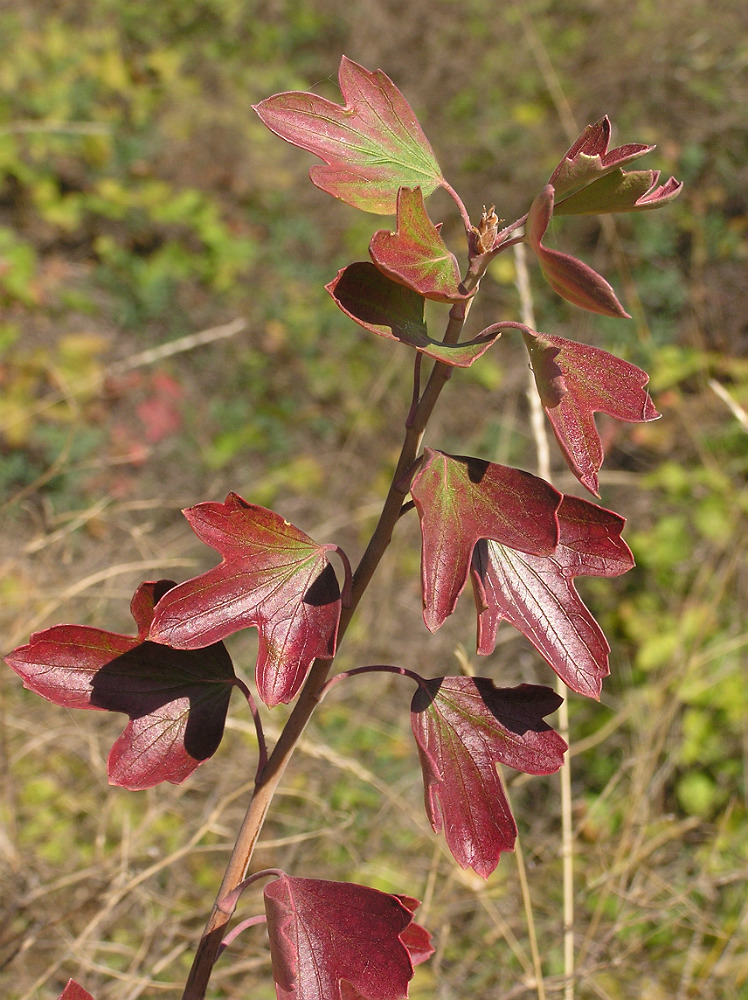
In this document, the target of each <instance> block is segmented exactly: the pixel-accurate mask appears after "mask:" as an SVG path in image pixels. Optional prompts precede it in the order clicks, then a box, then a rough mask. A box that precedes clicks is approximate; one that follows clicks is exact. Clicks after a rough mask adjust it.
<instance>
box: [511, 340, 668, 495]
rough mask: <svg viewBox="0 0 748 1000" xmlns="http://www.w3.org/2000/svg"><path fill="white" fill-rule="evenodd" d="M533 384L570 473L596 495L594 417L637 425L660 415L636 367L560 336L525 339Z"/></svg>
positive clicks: (598, 453) (598, 455)
mask: <svg viewBox="0 0 748 1000" xmlns="http://www.w3.org/2000/svg"><path fill="white" fill-rule="evenodd" d="M525 343H526V345H527V349H528V352H529V354H530V360H531V362H532V370H533V374H534V376H535V383H536V385H537V387H538V392H539V394H540V399H541V402H542V403H543V407H544V409H545V411H546V413H547V414H548V418H549V420H550V422H551V426H552V428H553V432H554V434H555V435H556V438H557V440H558V443H559V445H560V447H561V450H562V452H563V454H564V457H565V458H566V461H567V462H568V463H569V467H570V468H571V470H572V471H573V473H574V475H575V476H576V477H577V479H578V480H579V481H580V483H582V484H583V485H584V486H586V487H587V489H588V490H590V492H591V493H594V494H595V495H596V496H597V495H598V486H599V483H598V475H597V474H598V472H599V471H600V466H601V465H602V463H603V457H604V456H603V447H602V443H601V441H600V435H599V434H598V432H597V428H596V426H595V418H594V416H593V414H594V413H598V412H599V413H607V414H608V415H609V416H611V417H615V418H616V419H617V420H626V421H629V422H632V423H641V422H645V421H649V420H656V419H657V418H658V417H659V413H658V412H657V410H656V409H655V407H654V404H653V403H652V399H651V397H650V395H649V392H648V391H647V390H646V388H645V386H646V385H647V383H648V382H649V376H648V375H647V373H646V372H645V371H642V369H641V368H637V367H636V365H632V364H629V362H627V361H623V360H622V359H621V358H617V357H616V356H615V355H614V354H609V353H608V352H607V351H602V350H600V348H598V347H589V346H588V345H586V344H579V343H577V342H576V341H573V340H565V339H564V338H563V337H553V336H548V335H546V334H538V335H537V336H536V337H529V336H525Z"/></svg>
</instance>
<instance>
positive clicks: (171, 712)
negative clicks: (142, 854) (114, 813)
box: [6, 581, 235, 789]
mask: <svg viewBox="0 0 748 1000" xmlns="http://www.w3.org/2000/svg"><path fill="white" fill-rule="evenodd" d="M173 586H174V585H173V583H172V582H171V581H159V583H157V584H154V583H144V584H142V585H141V586H140V587H139V588H138V590H137V591H136V593H135V596H134V597H133V600H132V604H131V610H132V613H133V617H134V618H135V621H136V623H137V626H138V635H137V636H127V635H120V634H119V633H117V632H106V631H104V630H102V629H97V628H92V627H90V626H87V625H55V626H53V627H52V628H49V629H45V630H44V631H43V632H37V633H35V634H34V635H32V636H31V639H30V641H29V643H28V644H27V645H25V646H20V647H19V648H18V649H16V650H14V651H13V652H12V653H11V654H10V655H9V656H7V657H6V660H7V662H8V664H9V665H10V666H11V667H12V668H13V670H15V671H16V673H17V674H19V675H20V676H21V677H22V678H23V682H24V686H25V687H27V688H28V689H29V690H31V691H35V692H36V693H37V694H40V695H41V696H42V697H43V698H46V699H47V700H48V701H52V702H54V703H55V704H56V705H62V706H64V707H66V708H87V709H97V710H102V711H103V710H108V711H111V712H124V713H125V714H126V715H128V716H129V718H130V721H129V722H128V724H127V727H126V728H125V731H124V732H123V733H122V735H121V736H120V737H119V738H118V739H117V740H116V742H115V743H114V746H113V747H112V749H111V752H110V754H109V759H108V762H107V773H108V775H109V781H110V782H111V784H113V785H121V786H122V787H124V788H129V789H141V788H150V787H151V786H153V785H157V784H160V783H161V782H162V781H171V782H173V783H174V784H179V783H180V782H182V781H184V779H185V778H187V777H188V776H189V775H190V774H192V772H193V771H194V770H195V768H196V767H197V766H198V765H199V764H201V763H202V762H203V761H204V760H207V758H208V757H211V756H212V755H213V754H214V753H215V751H216V749H217V748H218V746H219V744H220V742H221V739H222V737H223V728H224V723H225V719H226V712H227V710H228V704H229V699H230V697H231V689H232V687H233V686H234V683H235V675H234V670H233V667H232V665H231V659H230V658H229V655H228V653H227V652H226V649H225V647H224V646H223V643H215V644H213V645H211V646H208V647H207V648H206V649H200V650H196V651H187V650H180V649H172V648H171V647H169V646H163V645H158V644H156V643H154V642H150V641H147V640H145V641H144V638H143V637H144V635H146V634H147V632H148V628H149V626H150V621H151V617H152V615H153V606H154V602H155V600H156V598H157V597H158V596H159V594H161V593H163V592H164V591H165V590H168V588H169V587H173Z"/></svg>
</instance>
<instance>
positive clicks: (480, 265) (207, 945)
mask: <svg viewBox="0 0 748 1000" xmlns="http://www.w3.org/2000/svg"><path fill="white" fill-rule="evenodd" d="M486 256H487V255H483V258H485V257H486ZM487 263H488V261H487V260H486V259H476V260H474V261H471V265H470V268H469V270H468V273H467V275H466V277H465V280H464V282H463V285H464V287H465V291H467V292H470V291H473V290H474V289H475V288H477V286H478V284H479V283H480V279H481V278H482V277H483V274H484V273H485V269H486V266H487ZM471 301H472V300H471V299H467V300H466V301H461V302H456V303H455V304H454V305H453V306H452V308H451V310H450V313H449V321H448V324H447V329H446V332H445V334H444V343H445V344H455V343H457V341H458V340H459V338H460V334H461V332H462V328H463V326H464V323H465V319H466V317H467V314H468V310H469V308H470V303H471ZM451 374H452V369H451V366H449V365H446V364H443V363H442V362H438V361H437V362H436V363H435V365H434V367H433V368H432V370H431V375H430V377H429V380H428V383H427V385H426V388H425V389H424V391H423V395H422V396H421V398H420V400H418V403H417V404H416V405H415V407H412V408H411V412H410V414H409V425H408V426H407V427H406V430H405V438H404V440H403V445H402V449H401V451H400V458H399V459H398V462H397V466H396V468H395V471H394V473H393V476H392V481H391V484H390V488H389V492H388V493H387V497H386V499H385V501H384V505H383V507H382V512H381V514H380V516H379V521H378V522H377V526H376V528H375V529H374V532H373V534H372V536H371V539H370V540H369V544H368V546H367V547H366V551H365V552H364V554H363V556H362V557H361V561H360V562H359V564H358V567H357V568H356V571H355V573H354V574H353V585H352V588H351V591H352V593H351V602H350V605H349V606H348V607H344V608H343V610H342V612H341V615H340V626H339V629H338V644H340V642H341V641H342V639H343V636H344V635H345V633H346V630H347V628H348V625H349V624H350V621H351V619H352V617H353V615H354V614H355V612H356V608H357V607H358V603H359V601H360V600H361V598H362V596H363V594H364V592H365V590H366V588H367V587H368V585H369V582H370V580H371V578H372V576H373V575H374V571H375V570H376V568H377V566H378V565H379V562H380V560H381V558H382V556H383V555H384V553H385V551H386V549H387V547H388V546H389V544H390V540H391V539H392V533H393V531H394V529H395V525H396V524H397V522H398V519H399V517H400V511H401V509H402V505H403V501H404V500H405V497H406V496H407V494H408V490H409V488H410V475H408V473H409V472H410V474H411V475H412V470H413V469H414V463H415V460H416V458H417V456H418V453H419V451H420V447H421V440H422V438H423V433H424V431H425V429H426V425H427V423H428V421H429V418H430V417H431V414H432V412H433V409H434V406H435V405H436V401H437V400H438V398H439V394H440V393H441V391H442V389H443V388H444V386H445V385H446V383H447V381H448V380H449V378H450V376H451ZM331 667H332V661H331V660H315V662H314V663H313V664H312V667H311V669H310V671H309V675H308V676H307V679H306V681H305V683H304V686H303V687H302V689H301V693H300V694H299V697H298V699H297V701H296V704H295V706H294V708H293V711H292V712H291V715H290V716H289V718H288V722H287V723H286V725H285V726H284V728H283V730H282V732H281V734H280V736H279V738H278V742H277V743H276V745H275V748H274V749H273V752H272V753H271V754H270V757H269V758H268V761H267V764H266V765H265V767H264V768H263V769H262V771H260V772H258V776H257V780H256V782H255V789H254V792H253V794H252V798H251V800H250V802H249V806H248V807H247V812H246V814H245V816H244V820H243V821H242V825H241V828H240V830H239V835H238V837H237V839H236V843H235V845H234V849H233V851H232V852H231V857H230V858H229V862H228V865H227V866H226V871H225V873H224V877H223V881H222V882H221V888H220V889H219V891H218V896H217V897H216V902H215V903H214V905H213V910H212V911H211V914H210V917H209V918H208V922H207V924H206V925H205V930H204V931H203V936H202V937H201V939H200V943H199V944H198V947H197V952H196V953H195V959H194V962H193V964H192V968H191V969H190V974H189V977H188V979H187V984H186V986H185V989H184V992H183V994H182V1000H203V998H204V997H205V992H206V990H207V987H208V981H209V979H210V974H211V970H212V968H213V965H214V963H215V961H216V958H217V957H218V954H219V952H220V948H221V940H222V939H223V937H224V929H225V927H226V924H227V923H228V921H229V919H230V915H229V914H228V913H226V912H224V910H223V909H222V908H221V905H220V904H221V901H222V900H223V899H224V897H225V896H227V895H228V894H229V893H231V892H233V890H235V889H236V887H237V886H238V885H239V884H240V883H241V882H242V881H243V879H244V877H245V875H246V872H247V868H248V866H249V863H250V861H251V859H252V854H253V852H254V848H255V845H256V843H257V838H258V837H259V835H260V831H261V829H262V825H263V823H264V821H265V816H266V815H267V811H268V807H269V805H270V802H271V800H272V798H273V795H274V793H275V790H276V788H277V787H278V783H279V781H280V779H281V777H282V776H283V772H284V771H285V769H286V766H287V764H288V762H289V760H290V759H291V755H292V754H293V751H294V749H295V748H296V745H297V743H298V742H299V739H300V738H301V735H302V733H303V732H304V729H305V727H306V725H307V723H308V721H309V719H310V718H311V715H312V713H313V711H314V709H315V708H316V707H317V704H318V702H319V699H320V696H321V694H322V689H323V687H324V685H325V682H326V680H327V676H328V674H329V672H330V669H331Z"/></svg>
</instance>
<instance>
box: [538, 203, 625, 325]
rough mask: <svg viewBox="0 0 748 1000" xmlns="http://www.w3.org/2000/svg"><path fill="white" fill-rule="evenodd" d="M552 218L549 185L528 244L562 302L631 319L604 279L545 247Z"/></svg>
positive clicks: (586, 267)
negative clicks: (545, 237) (544, 240)
mask: <svg viewBox="0 0 748 1000" xmlns="http://www.w3.org/2000/svg"><path fill="white" fill-rule="evenodd" d="M552 215H553V187H552V186H551V185H550V184H547V185H546V186H545V188H544V189H543V190H542V191H541V192H540V194H538V195H537V197H536V198H535V200H534V201H533V203H532V206H531V208H530V212H529V215H528V217H527V226H526V230H527V242H528V243H529V244H530V246H531V247H532V249H533V251H534V252H535V254H536V255H537V258H538V261H539V263H540V268H541V270H542V272H543V277H544V278H545V280H546V281H547V282H548V284H549V285H550V286H551V288H552V289H553V290H554V292H556V293H557V294H558V295H560V296H561V298H563V299H566V300H567V302H571V303H572V304H573V305H575V306H579V307H580V308H581V309H588V310H589V311H590V312H595V313H600V314H601V315H603V316H621V317H623V318H624V319H630V318H631V317H630V316H629V314H628V313H627V312H626V310H625V309H624V308H623V306H622V305H621V303H620V302H619V301H618V299H617V298H616V294H615V292H614V291H613V289H612V288H611V286H610V285H609V284H608V282H607V281H606V280H605V278H603V277H602V275H600V274H598V273H597V271H594V270H593V269H592V268H591V267H589V266H588V265H587V264H584V263H583V262H582V261H581V260H577V258H576V257H571V256H569V254H565V253H561V252H560V251H558V250H549V249H548V248H547V247H545V246H543V243H542V239H543V236H545V233H546V230H547V229H548V225H549V223H550V221H551V216H552Z"/></svg>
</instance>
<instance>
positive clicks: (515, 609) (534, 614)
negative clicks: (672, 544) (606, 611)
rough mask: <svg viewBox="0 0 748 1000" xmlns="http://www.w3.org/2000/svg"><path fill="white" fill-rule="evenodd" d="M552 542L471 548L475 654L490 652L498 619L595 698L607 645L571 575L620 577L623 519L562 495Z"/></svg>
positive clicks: (626, 562)
mask: <svg viewBox="0 0 748 1000" xmlns="http://www.w3.org/2000/svg"><path fill="white" fill-rule="evenodd" d="M558 524H559V541H558V546H557V547H556V549H555V551H554V552H553V553H552V554H550V555H546V556H537V555H530V554H528V553H526V552H519V551H517V550H516V549H513V548H510V547H509V546H507V545H503V544H500V543H499V542H495V541H481V542H480V543H479V544H478V545H476V547H475V551H474V553H473V564H472V570H471V577H472V581H473V589H474V592H475V603H476V605H477V607H478V652H479V653H482V654H489V653H492V652H493V650H494V649H495V647H496V633H497V628H498V625H499V622H500V621H501V620H502V619H504V620H506V621H508V622H509V623H510V624H512V625H514V627H515V628H517V629H519V631H520V632H522V634H523V635H525V636H526V637H527V638H528V639H529V640H530V642H532V643H533V645H534V646H535V648H536V649H537V650H538V652H539V653H540V654H541V655H542V656H543V657H544V658H545V659H546V660H547V662H548V663H549V664H550V665H551V667H553V669H554V670H555V671H556V673H557V674H558V675H559V677H560V678H561V679H562V680H563V682H564V683H565V684H566V685H567V686H568V687H570V688H571V689H572V690H573V691H577V692H578V693H579V694H584V695H588V696H589V697H592V698H598V697H599V696H600V690H601V687H602V679H603V677H606V676H607V675H608V673H609V672H610V671H609V667H608V654H609V652H610V647H609V646H608V643H607V641H606V639H605V636H604V635H603V632H602V629H601V628H600V626H599V625H598V624H597V622H596V621H595V619H594V618H593V617H592V615H591V614H590V612H589V610H588V609H587V607H586V606H585V604H584V603H583V601H582V599H581V598H580V596H579V594H578V593H577V590H576V588H575V586H574V578H575V577H577V576H582V575H584V576H607V577H611V576H619V575H620V574H621V573H625V572H626V571H627V570H629V569H631V567H632V566H633V565H634V560H633V558H632V555H631V552H630V550H629V548H628V546H627V545H626V543H625V542H624V541H623V539H622V538H621V531H622V530H623V525H624V519H623V518H622V517H620V516H619V515H618V514H615V513H613V511H610V510H606V509H605V508H603V507H598V506H597V505H596V504H593V503H590V502H589V501H588V500H581V499H579V498H578V497H573V496H565V497H564V498H563V501H562V503H561V506H560V507H559V509H558Z"/></svg>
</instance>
